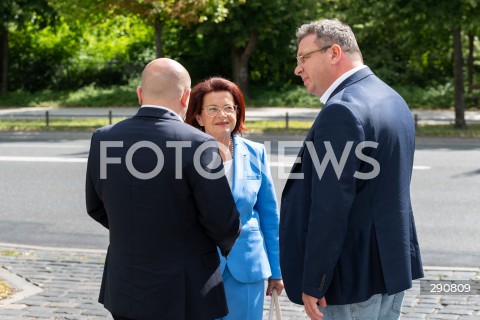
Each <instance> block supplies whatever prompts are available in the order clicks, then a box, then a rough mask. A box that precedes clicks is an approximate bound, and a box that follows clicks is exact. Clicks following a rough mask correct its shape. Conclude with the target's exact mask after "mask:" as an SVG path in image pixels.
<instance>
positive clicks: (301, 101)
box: [0, 0, 480, 127]
mask: <svg viewBox="0 0 480 320" xmlns="http://www.w3.org/2000/svg"><path fill="white" fill-rule="evenodd" d="M334 17H336V18H339V19H340V20H342V21H344V22H346V23H348V24H349V25H351V26H352V28H353V31H354V33H355V34H356V36H357V40H358V43H359V46H360V49H361V50H362V53H363V56H364V60H365V64H367V65H368V66H369V67H370V68H371V69H372V70H373V71H374V72H375V73H376V74H377V75H378V76H379V77H380V78H382V79H383V80H384V81H385V82H387V83H389V84H390V85H392V86H393V87H394V88H395V89H396V90H397V91H399V93H400V94H401V95H402V96H403V97H404V98H405V99H406V100H407V102H408V103H409V105H410V107H411V108H416V109H418V108H423V109H442V108H443V109H448V108H452V109H455V111H456V112H455V114H456V120H455V125H456V126H457V127H461V126H462V125H465V121H464V116H463V114H462V113H463V112H464V111H465V110H468V109H475V108H478V106H479V100H480V76H479V71H480V40H479V35H480V1H478V0H455V1H450V0H440V1H433V0H425V1H413V0H392V1H373V0H327V1H317V0H296V1H284V0H243V1H242V0H240V1H233V0H202V1H194V0H176V1H173V0H163V1H156V0H2V1H1V2H0V61H1V63H0V74H1V78H0V92H1V94H0V107H15V106H61V107H69V106H77V107H78V106H137V101H136V97H135V94H132V92H134V91H132V90H134V88H135V87H136V86H137V85H138V83H139V76H140V73H141V71H142V69H143V67H144V66H145V64H146V63H147V62H148V61H150V60H152V59H154V58H156V57H169V58H172V59H175V60H178V61H179V62H181V63H182V64H183V65H184V66H185V67H186V68H187V69H188V70H189V72H190V73H191V76H192V80H193V84H195V83H196V82H197V81H200V80H202V79H204V78H206V77H210V76H215V75H219V76H224V77H227V78H229V79H232V80H234V81H235V82H236V83H238V84H239V85H240V87H241V88H242V90H243V91H244V93H245V94H246V96H247V98H248V99H247V103H248V105H249V107H250V106H291V107H318V106H320V102H319V101H318V99H317V98H315V97H313V96H310V95H308V94H306V93H305V89H304V88H303V85H302V84H301V81H300V78H298V77H296V76H295V75H294V74H293V70H294V68H295V65H296V59H295V56H296V49H297V46H296V40H295V31H296V29H297V28H298V27H299V26H300V25H301V24H303V23H306V22H309V21H312V20H316V19H319V18H334Z"/></svg>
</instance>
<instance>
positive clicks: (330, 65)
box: [280, 19, 423, 320]
mask: <svg viewBox="0 0 480 320" xmlns="http://www.w3.org/2000/svg"><path fill="white" fill-rule="evenodd" d="M297 41H298V55H297V66H296V68H295V74H296V75H297V76H299V77H301V78H302V80H303V83H304V85H305V87H306V88H307V91H308V92H309V93H310V94H313V95H316V96H317V97H319V98H320V101H321V102H322V103H323V104H324V107H323V109H322V110H321V112H320V113H319V115H318V117H317V119H316V120H315V122H314V124H313V125H312V128H311V129H310V131H309V133H308V134H307V136H306V138H305V142H304V146H303V148H302V149H301V150H300V152H299V155H298V157H299V158H300V160H301V161H299V162H298V163H295V164H294V166H293V168H292V170H291V176H290V178H289V179H288V181H287V183H286V185H285V188H284V190H283V194H282V202H281V213H280V261H281V268H282V274H283V277H284V284H285V290H286V292H287V295H288V297H289V298H290V300H292V301H293V302H295V303H298V304H304V306H305V311H306V313H307V315H308V316H309V317H310V318H311V319H325V320H327V319H342V320H346V319H382V320H390V319H398V318H399V316H400V312H401V306H402V301H403V297H404V292H405V290H407V289H409V288H410V287H411V286H412V280H413V279H418V278H421V277H423V268H422V262H421V258H420V250H419V245H418V241H417V235H416V229H415V223H414V218H413V212H412V205H411V200H410V180H411V175H412V167H413V155H414V149H415V128H414V122H413V119H412V115H411V112H410V110H409V108H408V106H407V104H406V103H405V101H404V100H403V99H402V98H401V97H400V95H398V93H396V92H395V91H394V90H393V89H392V88H390V87H389V86H388V85H386V84H385V83H384V82H382V81H381V80H380V79H379V78H377V77H376V76H375V75H374V73H373V72H372V71H371V70H370V69H369V68H368V67H367V66H365V65H364V64H363V58H362V54H361V52H360V49H359V47H358V45H357V41H356V39H355V36H354V34H353V32H352V30H351V28H350V27H349V26H348V25H346V24H343V23H342V22H340V21H339V20H336V19H335V20H326V19H325V20H319V21H315V22H312V23H308V24H305V25H303V26H301V27H300V28H299V29H298V30H297ZM330 161H331V162H332V163H328V162H330ZM299 176H300V177H301V178H298V177H299Z"/></svg>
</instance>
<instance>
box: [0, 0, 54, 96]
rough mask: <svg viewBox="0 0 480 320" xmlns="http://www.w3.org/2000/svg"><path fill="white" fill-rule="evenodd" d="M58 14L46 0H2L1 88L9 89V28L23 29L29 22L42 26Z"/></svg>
mask: <svg viewBox="0 0 480 320" xmlns="http://www.w3.org/2000/svg"><path fill="white" fill-rule="evenodd" d="M55 18H56V15H55V12H54V11H53V9H52V8H51V7H50V6H49V5H48V3H47V1H46V0H2V2H0V59H1V63H0V70H1V77H0V83H1V89H0V93H2V94H4V93H6V92H7V89H8V67H9V59H8V54H9V39H8V38H9V28H13V29H21V28H23V27H24V26H25V24H26V23H27V22H29V23H32V22H35V23H38V24H39V25H40V26H41V27H46V26H47V25H49V24H51V23H53V22H54V21H55Z"/></svg>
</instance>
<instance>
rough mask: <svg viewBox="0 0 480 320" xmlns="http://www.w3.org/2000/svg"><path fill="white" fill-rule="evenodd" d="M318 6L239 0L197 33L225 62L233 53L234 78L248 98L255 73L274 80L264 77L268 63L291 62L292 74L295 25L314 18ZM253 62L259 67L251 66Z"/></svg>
mask: <svg viewBox="0 0 480 320" xmlns="http://www.w3.org/2000/svg"><path fill="white" fill-rule="evenodd" d="M317 7H318V1H313V0H297V1H295V2H288V3H287V2H285V1H282V0H247V1H244V2H240V1H239V2H236V3H230V4H229V5H228V6H227V9H228V10H229V14H228V16H227V17H226V18H225V21H223V22H221V23H218V24H212V23H205V24H203V25H201V26H199V27H198V28H197V30H195V33H199V34H202V35H203V37H202V39H203V42H205V43H209V45H208V46H207V47H210V48H213V49H210V50H211V51H210V54H212V55H213V57H214V59H216V60H217V61H218V62H217V63H223V59H221V58H223V57H224V56H225V55H226V54H228V55H229V56H230V65H231V78H232V79H233V81H234V82H235V83H237V84H238V86H239V87H240V89H241V90H242V92H243V93H244V95H245V96H246V97H247V98H248V97H250V85H249V84H250V80H251V79H252V77H255V78H257V80H258V79H262V80H264V82H265V80H266V81H269V80H273V79H265V77H266V75H264V74H262V72H261V70H265V64H267V65H268V66H272V67H273V68H281V67H282V66H285V65H290V66H291V68H290V70H289V71H288V73H289V74H292V75H293V71H292V70H293V68H294V64H293V63H294V61H295V60H294V54H295V53H294V52H295V48H294V47H295V46H294V41H295V29H296V28H297V27H298V26H299V24H301V23H303V22H306V21H308V20H310V19H312V17H313V16H314V15H315V14H316V13H317ZM258 48H261V51H260V52H259V51H257V49H258ZM220 60H221V61H220ZM289 61H290V63H289ZM253 63H256V64H257V66H258V68H254V70H252V65H253ZM268 66H267V67H268ZM270 71H271V69H270ZM282 72H283V69H282Z"/></svg>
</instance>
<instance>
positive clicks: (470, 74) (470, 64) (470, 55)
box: [467, 30, 475, 92]
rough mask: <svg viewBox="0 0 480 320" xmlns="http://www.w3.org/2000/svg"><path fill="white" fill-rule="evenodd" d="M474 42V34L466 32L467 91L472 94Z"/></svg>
mask: <svg viewBox="0 0 480 320" xmlns="http://www.w3.org/2000/svg"><path fill="white" fill-rule="evenodd" d="M474 41H475V33H474V32H473V31H472V30H470V32H468V59H467V79H468V81H467V83H468V91H469V92H472V85H473V50H474V47H473V45H474Z"/></svg>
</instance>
